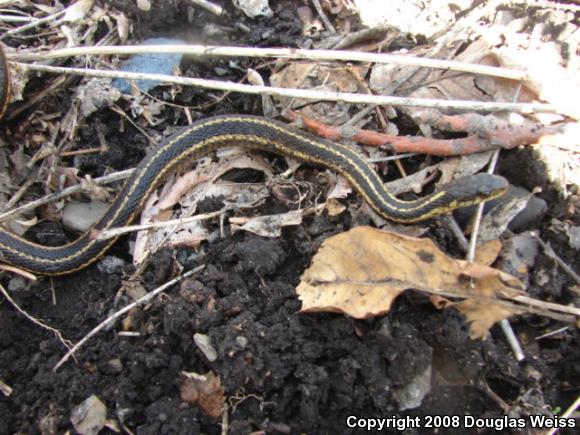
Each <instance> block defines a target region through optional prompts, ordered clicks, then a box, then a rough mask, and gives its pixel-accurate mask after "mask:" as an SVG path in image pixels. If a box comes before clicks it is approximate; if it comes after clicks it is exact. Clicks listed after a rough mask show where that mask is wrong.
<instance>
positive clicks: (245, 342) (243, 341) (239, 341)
mask: <svg viewBox="0 0 580 435" xmlns="http://www.w3.org/2000/svg"><path fill="white" fill-rule="evenodd" d="M236 344H237V345H238V346H239V347H240V349H245V348H246V346H247V345H248V339H247V338H246V337H244V336H243V335H239V336H237V337H236Z"/></svg>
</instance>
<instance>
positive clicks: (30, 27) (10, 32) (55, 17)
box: [0, 9, 66, 41]
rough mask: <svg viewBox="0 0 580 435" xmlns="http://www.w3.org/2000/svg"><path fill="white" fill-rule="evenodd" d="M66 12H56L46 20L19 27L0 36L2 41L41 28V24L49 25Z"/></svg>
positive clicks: (42, 19)
mask: <svg viewBox="0 0 580 435" xmlns="http://www.w3.org/2000/svg"><path fill="white" fill-rule="evenodd" d="M65 12H66V9H64V10H62V11H59V12H56V13H54V14H52V15H47V16H46V17H44V18H39V19H38V20H34V21H32V22H30V23H28V24H25V25H23V26H19V27H16V28H14V29H11V30H8V31H7V32H6V33H4V34H3V35H2V36H0V41H2V40H3V39H4V38H5V37H7V36H10V35H15V34H17V33H22V32H26V31H27V30H29V29H33V28H35V27H38V26H40V25H41V24H44V23H48V22H50V21H53V20H56V19H57V18H58V17H60V16H61V15H64V13H65Z"/></svg>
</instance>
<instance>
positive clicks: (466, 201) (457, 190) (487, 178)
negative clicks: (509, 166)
mask: <svg viewBox="0 0 580 435" xmlns="http://www.w3.org/2000/svg"><path fill="white" fill-rule="evenodd" d="M507 188H508V182H507V180H506V179H505V178H503V177H500V176H497V175H492V174H487V173H481V174H475V175H472V176H469V177H464V178H460V179H458V180H455V181H453V182H451V183H449V184H447V185H445V187H444V190H445V192H446V193H447V195H448V197H451V198H453V201H452V203H451V204H450V206H451V208H459V207H466V206H469V205H473V204H479V203H480V202H482V201H488V200H490V199H493V198H497V197H498V196H501V195H503V194H504V193H505V191H506V190H507Z"/></svg>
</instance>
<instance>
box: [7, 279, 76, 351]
mask: <svg viewBox="0 0 580 435" xmlns="http://www.w3.org/2000/svg"><path fill="white" fill-rule="evenodd" d="M0 293H2V294H3V295H4V297H5V298H6V300H7V301H8V302H10V304H11V305H12V306H13V307H14V308H16V310H17V311H18V312H19V313H20V314H22V315H23V316H24V317H26V318H27V319H28V320H30V321H31V322H32V323H34V324H35V325H36V326H40V327H41V328H42V329H46V330H47V331H50V332H52V333H53V334H54V335H55V336H56V338H58V339H59V340H60V342H61V343H62V344H63V345H64V347H66V348H67V349H68V350H69V351H70V350H71V349H72V348H71V344H72V343H71V342H70V340H66V339H65V338H64V337H63V336H62V334H61V333H60V331H59V330H58V329H54V328H52V327H50V326H48V325H46V324H44V323H42V322H41V321H40V320H38V319H36V318H34V317H32V316H31V315H30V314H28V313H27V312H26V311H24V310H23V309H22V308H20V306H19V305H18V304H17V303H16V301H15V300H14V299H12V297H11V296H10V294H9V293H8V292H7V291H6V289H5V288H4V286H3V285H2V284H0Z"/></svg>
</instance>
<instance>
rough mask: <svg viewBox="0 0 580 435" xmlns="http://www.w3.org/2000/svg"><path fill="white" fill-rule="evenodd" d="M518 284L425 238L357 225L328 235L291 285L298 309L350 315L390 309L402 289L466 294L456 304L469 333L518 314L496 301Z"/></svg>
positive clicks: (506, 296) (480, 333) (512, 292)
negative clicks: (455, 256) (295, 284)
mask: <svg viewBox="0 0 580 435" xmlns="http://www.w3.org/2000/svg"><path fill="white" fill-rule="evenodd" d="M522 287H523V286H522V284H521V282H520V281H519V280H518V279H516V278H514V277H512V276H511V275H507V274H505V273H503V272H501V271H499V270H497V269H493V268H491V267H488V266H485V265H481V264H477V263H468V262H466V261H462V260H455V259H453V258H450V257H448V256H447V255H446V254H445V253H443V252H442V251H441V250H439V248H437V247H436V246H435V244H434V243H433V242H432V241H431V240H429V239H423V238H414V237H407V236H402V235H400V234H396V233H391V232H386V231H381V230H378V229H375V228H371V227H356V228H353V229H352V230H350V231H347V232H344V233H341V234H338V235H336V236H334V237H331V238H329V239H327V240H326V241H325V242H324V243H323V245H322V247H321V248H320V250H319V251H318V253H317V254H316V255H315V256H314V259H313V261H312V265H311V266H310V268H309V269H308V270H306V271H305V272H304V274H303V275H302V280H301V282H300V284H299V285H298V288H297V289H296V291H297V293H298V295H299V297H300V299H301V301H302V312H319V311H330V312H340V313H345V314H348V315H350V316H352V317H355V318H359V319H362V318H368V317H373V316H378V315H381V314H384V313H386V312H388V311H389V309H390V307H391V304H392V302H393V300H394V299H395V298H396V297H397V296H398V295H399V294H400V293H401V292H403V291H404V290H406V289H417V290H421V291H425V292H428V293H431V294H434V295H438V296H445V297H450V296H451V297H461V298H468V299H467V300H466V301H463V302H460V303H458V304H457V308H458V309H460V310H462V311H463V312H464V314H465V315H466V317H467V319H468V320H469V321H470V322H471V326H472V336H473V337H483V336H485V334H486V333H487V330H488V329H489V327H491V326H492V325H493V323H495V322H496V321H498V320H502V319H504V318H506V317H509V316H510V315H513V314H516V312H518V311H517V310H515V309H512V308H508V307H506V306H505V305H503V304H499V302H494V301H497V300H499V299H503V300H505V299H511V298H514V297H516V296H519V295H521V294H522V292H521V290H522Z"/></svg>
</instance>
